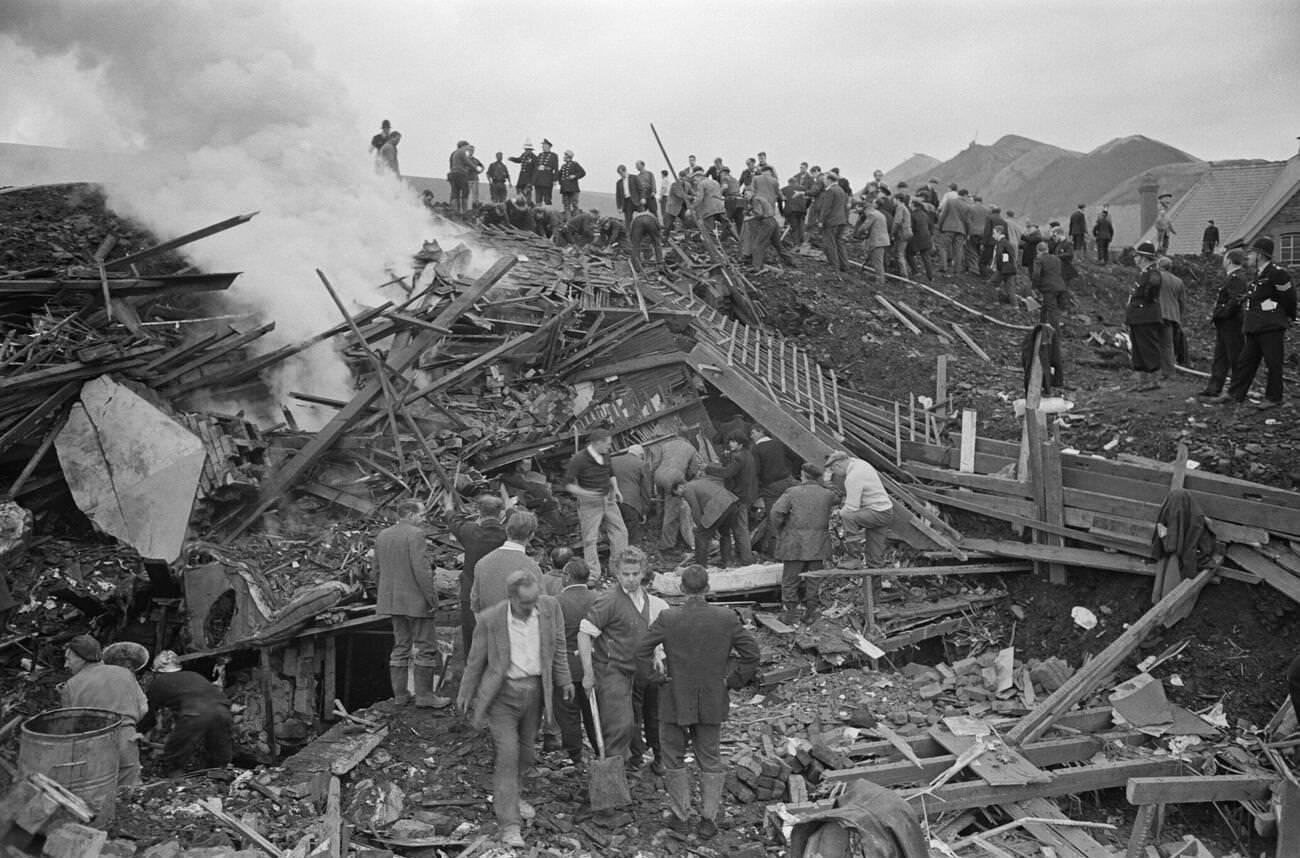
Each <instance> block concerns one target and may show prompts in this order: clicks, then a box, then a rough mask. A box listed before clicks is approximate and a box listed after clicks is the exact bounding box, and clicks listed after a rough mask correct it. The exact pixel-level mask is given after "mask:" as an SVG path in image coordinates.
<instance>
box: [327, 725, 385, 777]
mask: <svg viewBox="0 0 1300 858" xmlns="http://www.w3.org/2000/svg"><path fill="white" fill-rule="evenodd" d="M387 738H388V728H387V727H383V728H381V729H379V730H376V731H375V732H373V733H367V734H365V735H364V736H363V737H362V738H361V739H359V740H358V741H357V742H356V744H354V745H353V746H352V747H351V748H350V749H349V750H348V751H347V753H345V754H343V755H342V756H340V757H338V758H337V759H335V760H334V761H333V762H331V763H330V774H332V775H334V776H335V777H342V776H343V775H346V774H347V773H348V772H350V771H352V770H353V769H355V768H356V767H357V766H358V765H360V763H361V761H362V760H364V759H365V758H366V757H368V756H370V752H371V751H373V750H374V749H375V748H378V747H379V746H380V745H382V744H383V743H384V740H385V739H387Z"/></svg>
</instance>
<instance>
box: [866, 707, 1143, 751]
mask: <svg viewBox="0 0 1300 858" xmlns="http://www.w3.org/2000/svg"><path fill="white" fill-rule="evenodd" d="M984 720H985V721H987V722H988V723H989V724H991V725H992V726H993V728H994V729H996V730H999V731H1001V730H1004V729H1007V728H1009V727H1011V726H1013V725H1014V724H1015V723H1016V721H1017V720H1019V719H1017V718H1010V717H1005V718H1004V717H997V718H986V719H984ZM1056 727H1058V728H1059V729H1061V730H1068V731H1069V732H1070V736H1068V737H1067V738H1069V739H1077V738H1079V737H1080V736H1083V735H1085V734H1100V733H1108V732H1111V731H1112V730H1113V727H1114V723H1113V719H1112V711H1111V709H1110V707H1109V706H1101V707H1094V708H1092V709H1080V710H1079V711H1077V712H1067V713H1065V714H1064V715H1062V716H1061V717H1060V719H1059V720H1058V721H1057V722H1056ZM1117 735H1118V734H1117ZM904 741H906V742H907V743H908V744H909V745H911V747H912V750H913V751H915V752H916V753H917V754H918V755H920V756H922V757H933V756H937V755H940V754H943V753H944V750H943V748H941V747H940V746H939V743H938V742H936V741H935V740H934V739H933V738H932V737H930V736H928V735H926V734H925V733H917V734H916V735H913V736H906V737H904ZM1052 741H1055V740H1053V739H1041V740H1039V741H1038V742H1035V743H1030V745H1027V746H1026V748H1031V749H1032V748H1035V747H1037V745H1038V744H1046V743H1050V742H1052ZM1020 752H1021V753H1022V754H1026V758H1027V759H1029V760H1030V761H1031V762H1033V763H1034V764H1035V765H1039V766H1048V765H1057V764H1056V763H1051V762H1044V761H1041V760H1039V759H1037V758H1036V757H1035V756H1034V753H1033V752H1030V751H1026V749H1025V748H1021V749H1020ZM847 753H848V754H850V755H851V756H854V757H863V756H869V757H881V758H884V759H890V760H896V759H898V758H899V756H898V754H897V753H896V752H895V750H894V747H893V745H892V744H891V743H890V742H879V741H873V742H856V743H854V744H852V745H850V746H849V747H848V749H847ZM1063 762H1068V761H1063Z"/></svg>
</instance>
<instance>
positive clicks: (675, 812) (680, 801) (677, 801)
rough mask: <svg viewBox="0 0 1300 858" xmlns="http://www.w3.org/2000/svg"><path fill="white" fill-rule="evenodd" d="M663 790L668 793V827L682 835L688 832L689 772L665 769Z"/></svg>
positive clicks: (689, 813) (689, 810)
mask: <svg viewBox="0 0 1300 858" xmlns="http://www.w3.org/2000/svg"><path fill="white" fill-rule="evenodd" d="M664 788H665V789H666V790H667V791H668V811H669V813H668V827H669V828H671V829H672V830H673V831H679V832H682V833H683V834H684V833H686V832H687V831H689V830H690V822H689V821H690V818H691V775H690V772H688V771H686V769H665V770H664Z"/></svg>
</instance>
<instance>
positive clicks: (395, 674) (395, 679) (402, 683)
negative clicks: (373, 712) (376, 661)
mask: <svg viewBox="0 0 1300 858" xmlns="http://www.w3.org/2000/svg"><path fill="white" fill-rule="evenodd" d="M388 682H389V684H390V685H391V686H392V688H393V697H392V699H391V700H382V701H380V702H379V703H377V704H375V708H376V709H378V710H379V711H380V712H395V711H397V710H398V709H401V708H402V707H403V706H405V705H407V704H408V703H410V702H411V692H410V691H408V690H407V687H406V685H407V673H406V665H402V666H401V667H398V666H397V665H394V664H390V665H389V666H388Z"/></svg>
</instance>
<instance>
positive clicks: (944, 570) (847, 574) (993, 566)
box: [800, 563, 1029, 578]
mask: <svg viewBox="0 0 1300 858" xmlns="http://www.w3.org/2000/svg"><path fill="white" fill-rule="evenodd" d="M1028 571H1029V564H1027V563H953V564H949V565H946V566H899V567H893V566H884V567H881V568H878V569H817V570H814V571H812V572H801V573H800V577H801V578H861V577H864V576H876V575H879V576H883V577H888V578H920V577H923V576H930V575H998V574H1001V573H1004V572H1028Z"/></svg>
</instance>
